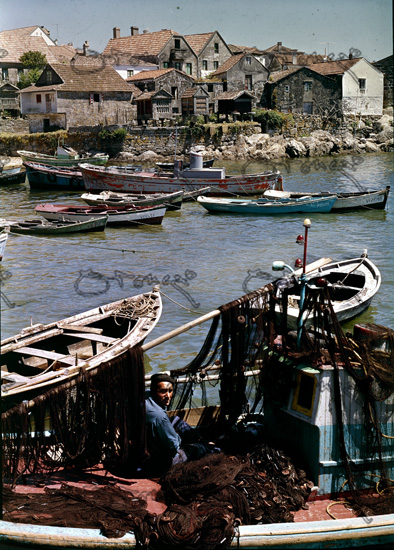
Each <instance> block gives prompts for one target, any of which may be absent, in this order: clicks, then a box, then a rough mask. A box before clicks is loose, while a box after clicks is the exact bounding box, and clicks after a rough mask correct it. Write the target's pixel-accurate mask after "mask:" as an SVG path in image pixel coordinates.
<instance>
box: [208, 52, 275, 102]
mask: <svg viewBox="0 0 394 550" xmlns="http://www.w3.org/2000/svg"><path fill="white" fill-rule="evenodd" d="M268 75H269V72H268V69H266V68H265V67H264V66H263V65H262V64H261V63H260V61H258V59H256V57H255V56H254V55H251V54H249V53H243V54H240V55H233V56H231V57H230V58H229V59H227V61H225V62H224V63H223V65H221V66H220V67H219V69H218V70H217V71H215V72H214V73H213V74H212V77H213V78H220V79H221V80H222V81H223V82H226V83H227V86H226V89H223V92H226V91H228V92H235V91H238V92H239V91H242V90H247V91H248V92H250V94H252V95H253V96H254V97H255V98H256V99H257V103H260V98H261V96H262V93H263V90H264V85H265V83H266V82H267V80H268Z"/></svg>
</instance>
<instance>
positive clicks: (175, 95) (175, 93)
mask: <svg viewBox="0 0 394 550" xmlns="http://www.w3.org/2000/svg"><path fill="white" fill-rule="evenodd" d="M171 95H172V97H173V98H174V99H178V88H177V87H176V86H172V87H171Z"/></svg>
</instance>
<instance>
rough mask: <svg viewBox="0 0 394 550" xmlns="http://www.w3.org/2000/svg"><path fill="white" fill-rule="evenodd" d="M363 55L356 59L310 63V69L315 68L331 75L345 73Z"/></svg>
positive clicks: (318, 71) (319, 71) (321, 72)
mask: <svg viewBox="0 0 394 550" xmlns="http://www.w3.org/2000/svg"><path fill="white" fill-rule="evenodd" d="M361 59H362V57H358V58H355V59H342V60H340V61H331V62H330V63H313V64H312V65H310V67H309V68H310V69H313V70H314V71H316V72H317V73H320V74H324V75H330V74H343V73H345V72H346V71H348V70H349V69H351V68H352V67H353V65H355V64H356V63H358V62H359V61H360V60H361Z"/></svg>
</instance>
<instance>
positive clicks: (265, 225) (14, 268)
mask: <svg viewBox="0 0 394 550" xmlns="http://www.w3.org/2000/svg"><path fill="white" fill-rule="evenodd" d="M393 160H394V155H393V154H391V153H381V154H368V155H362V156H360V155H356V156H346V157H336V158H331V157H325V158H319V159H303V160H298V159H295V160H288V161H278V162H277V163H276V165H275V166H274V165H273V163H272V162H271V163H262V162H252V163H240V162H237V163H229V162H226V163H220V162H217V165H221V166H225V167H226V170H227V173H235V172H242V171H245V170H247V171H248V172H257V171H261V170H267V169H270V168H274V167H276V168H277V169H279V170H281V172H282V174H283V179H284V189H288V190H294V191H304V190H305V191H354V190H355V189H359V190H362V189H365V190H371V189H378V188H381V187H384V186H386V185H391V184H392V181H393ZM42 202H59V203H73V204H78V203H81V204H82V201H81V199H80V198H79V195H78V194H75V193H71V192H48V191H40V192H38V191H30V188H29V185H28V183H25V184H21V185H16V186H15V185H14V186H8V187H3V188H1V189H0V217H2V218H14V219H21V218H28V217H34V216H35V212H34V207H35V206H36V205H37V204H39V203H42ZM393 207H394V192H393V193H392V194H391V196H390V197H389V201H388V205H387V206H386V210H384V211H373V210H363V211H358V212H352V213H345V214H313V215H310V216H308V217H309V218H310V219H311V221H312V226H311V229H310V231H309V239H308V241H309V242H308V263H309V262H312V261H313V260H316V259H318V258H320V257H323V256H324V257H326V256H329V257H331V258H333V259H338V260H339V259H344V258H351V257H357V256H359V255H360V254H361V253H362V252H363V250H364V249H368V254H369V257H370V259H371V260H372V261H373V262H374V263H375V264H376V265H377V267H378V268H379V269H380V271H381V275H382V285H381V288H380V291H379V293H378V294H377V295H376V297H375V298H374V300H373V303H372V306H371V307H370V308H369V309H368V310H367V311H366V312H365V313H364V314H363V315H362V316H361V317H359V318H358V319H357V321H358V322H374V323H379V324H382V325H386V326H390V327H391V328H393V327H394V276H393V268H394V262H393V242H394V231H393V227H394V208H393ZM305 217H307V216H305V215H302V214H293V215H283V216H271V217H248V216H242V215H237V216H231V215H226V214H222V215H211V214H208V213H206V211H205V210H204V209H203V208H202V207H200V206H199V205H198V204H197V203H186V204H184V205H183V206H182V209H181V211H180V212H174V213H167V214H166V216H165V218H164V220H163V224H162V225H161V226H158V227H149V226H146V227H138V228H112V227H111V226H109V227H108V228H107V229H106V230H105V232H104V233H101V232H97V233H90V234H89V233H88V234H84V235H83V234H81V235H78V234H75V235H70V236H68V237H67V238H64V237H51V238H44V237H32V236H18V235H12V234H11V235H10V237H9V240H8V243H7V247H6V251H5V256H4V259H3V262H2V264H1V265H0V276H1V292H2V294H1V338H2V339H3V338H5V337H8V336H11V335H13V334H16V333H17V332H19V331H20V329H22V328H23V327H24V326H27V325H29V324H30V321H31V320H32V322H33V323H37V322H42V323H47V322H50V321H55V320H60V319H62V318H64V317H68V316H70V315H73V314H76V313H78V312H81V311H85V310H87V309H90V308H93V307H96V306H98V305H101V304H103V303H107V302H111V301H114V300H118V299H121V298H124V297H127V296H131V295H133V294H138V293H140V292H141V291H146V290H148V289H150V288H151V287H152V286H153V284H155V283H156V282H159V283H160V284H161V289H162V291H163V293H164V295H163V303H164V312H163V316H162V318H161V320H160V322H159V324H158V326H157V327H156V329H155V331H154V332H153V333H152V335H151V336H150V339H153V338H156V337H157V336H160V335H162V334H164V333H166V332H168V331H170V330H172V329H174V328H176V327H178V326H179V325H182V324H184V323H187V322H189V321H191V320H193V319H195V318H196V317H198V316H200V315H202V314H204V313H206V312H209V311H211V310H213V309H216V308H217V307H218V306H220V305H222V304H225V303H227V302H229V301H231V300H233V299H235V298H238V297H240V296H241V295H242V294H244V293H245V291H251V290H254V289H255V288H258V287H259V286H262V285H263V284H265V283H267V282H269V281H271V280H273V279H274V278H276V276H277V275H276V274H275V273H273V272H272V271H271V265H272V262H273V261H274V260H283V261H285V262H286V263H287V264H290V265H293V264H294V261H295V259H296V258H298V257H301V256H302V253H303V250H302V247H300V246H299V245H297V244H296V242H295V241H296V237H297V235H298V234H300V233H303V232H304V229H303V220H304V218H305ZM349 328H351V324H350V325H349ZM208 329H209V323H208V324H207V323H205V324H203V325H200V326H198V327H196V328H195V329H193V330H192V331H190V332H188V333H185V334H183V335H181V336H178V337H177V338H175V339H173V340H171V341H169V342H167V343H165V344H163V345H161V346H159V347H157V348H154V349H152V350H151V351H150V352H149V354H148V358H147V360H148V363H149V364H148V370H149V369H152V370H154V371H156V370H162V369H165V368H175V367H180V366H183V365H184V364H186V362H188V361H189V360H191V359H192V358H193V357H194V355H195V354H196V353H197V351H198V350H199V349H200V346H201V344H202V342H203V340H204V337H205V335H206V333H207V331H208Z"/></svg>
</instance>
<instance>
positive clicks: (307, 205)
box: [197, 195, 337, 216]
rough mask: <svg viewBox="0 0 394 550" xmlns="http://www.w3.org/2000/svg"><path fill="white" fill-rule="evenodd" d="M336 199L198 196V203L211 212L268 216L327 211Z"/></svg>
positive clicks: (334, 197)
mask: <svg viewBox="0 0 394 550" xmlns="http://www.w3.org/2000/svg"><path fill="white" fill-rule="evenodd" d="M336 200H337V196H336V195H330V196H328V197H301V198H299V199H272V200H270V199H266V198H259V199H227V198H222V197H217V198H212V197H198V198H197V201H198V203H199V204H200V205H201V206H203V207H204V208H205V209H206V210H208V212H210V213H212V214H217V213H223V212H224V213H227V214H250V215H253V216H256V215H258V216H270V215H273V214H298V213H301V212H303V213H327V212H330V211H331V209H332V207H333V205H334V203H335V202H336Z"/></svg>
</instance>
